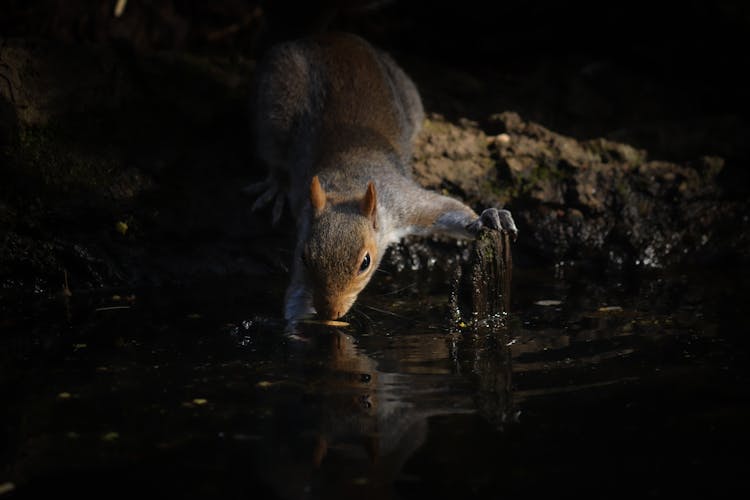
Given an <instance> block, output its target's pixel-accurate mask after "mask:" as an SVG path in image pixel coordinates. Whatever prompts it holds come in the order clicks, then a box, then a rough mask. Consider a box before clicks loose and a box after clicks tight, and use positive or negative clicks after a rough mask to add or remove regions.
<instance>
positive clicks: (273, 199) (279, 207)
mask: <svg viewBox="0 0 750 500" xmlns="http://www.w3.org/2000/svg"><path fill="white" fill-rule="evenodd" d="M242 193H243V194H244V195H246V196H249V197H253V198H255V202H254V203H253V206H252V208H251V210H252V211H253V212H255V211H258V210H260V209H262V208H264V207H266V206H268V205H270V204H272V203H273V206H272V209H271V222H272V224H273V225H274V226H276V225H277V224H278V223H279V221H280V220H281V216H282V215H283V213H284V204H285V202H286V189H284V184H283V182H281V181H280V179H279V178H278V175H277V174H276V170H271V172H270V173H269V175H268V177H267V178H266V179H265V180H262V181H260V182H255V183H253V184H250V185H248V186H245V187H244V188H242Z"/></svg>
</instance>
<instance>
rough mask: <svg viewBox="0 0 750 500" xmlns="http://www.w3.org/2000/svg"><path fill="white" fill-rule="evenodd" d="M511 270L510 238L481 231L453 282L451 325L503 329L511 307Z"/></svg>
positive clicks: (506, 234)
mask: <svg viewBox="0 0 750 500" xmlns="http://www.w3.org/2000/svg"><path fill="white" fill-rule="evenodd" d="M512 270H513V262H512V257H511V251H510V235H509V234H508V233H507V232H499V231H494V230H490V229H482V230H481V231H480V233H479V235H478V236H477V238H476V240H475V241H474V243H473V248H472V249H471V255H470V258H469V260H468V261H467V262H465V263H464V264H462V265H461V266H460V267H459V269H458V276H457V279H456V280H455V281H454V289H453V292H452V293H451V310H452V311H453V319H454V321H456V323H457V324H459V325H461V324H462V323H463V324H464V325H467V324H469V325H473V326H475V327H478V326H485V325H486V326H501V325H504V319H505V316H506V315H507V313H508V310H509V307H510V284H511V274H512Z"/></svg>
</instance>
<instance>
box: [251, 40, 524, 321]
mask: <svg viewBox="0 0 750 500" xmlns="http://www.w3.org/2000/svg"><path fill="white" fill-rule="evenodd" d="M256 85H257V87H256V93H255V95H256V102H255V107H254V110H255V116H254V120H255V123H254V126H255V130H256V141H257V148H258V154H259V157H260V159H261V160H262V161H263V162H264V163H266V164H267V165H268V167H269V169H270V173H269V177H268V179H267V180H265V181H264V182H261V183H259V184H256V185H254V186H251V187H250V191H251V192H258V193H261V194H260V196H259V197H258V199H257V200H256V202H255V204H254V207H253V208H254V209H257V208H259V207H262V206H264V205H267V204H269V203H271V202H272V201H273V210H272V213H273V220H274V223H275V222H277V221H278V220H279V219H280V217H281V214H282V212H283V209H284V203H285V202H288V204H289V207H290V208H291V212H292V214H293V216H294V218H295V220H296V230H297V245H296V248H295V251H294V257H293V262H292V277H291V284H290V285H289V287H288V289H287V291H286V297H285V305H284V317H285V318H286V319H287V320H290V321H292V322H294V321H296V320H298V319H300V318H303V317H305V316H307V315H310V314H312V313H314V312H317V313H318V315H319V316H320V317H322V318H323V319H337V318H340V317H341V316H343V315H344V314H345V313H346V312H347V311H348V310H349V308H350V307H351V306H352V304H353V303H354V301H355V299H356V298H357V295H358V294H359V292H360V291H362V289H363V288H364V287H365V285H367V283H368V282H369V281H370V278H372V275H373V273H374V271H375V269H376V268H377V267H378V264H379V263H380V260H381V258H382V257H383V253H384V252H385V250H386V248H387V247H388V245H390V244H391V243H394V242H397V241H398V240H399V239H401V238H402V237H403V236H406V235H409V234H421V235H427V234H434V233H442V234H449V235H453V236H455V237H459V238H470V237H472V236H473V235H474V234H476V233H477V232H478V231H479V229H480V228H482V227H484V226H487V227H489V228H493V229H497V230H501V231H509V232H510V233H511V235H512V236H513V238H514V239H515V237H516V235H517V229H516V225H515V223H514V221H513V218H512V217H511V214H510V212H508V211H507V210H500V209H496V208H488V209H486V210H484V211H483V212H482V214H481V215H480V216H477V214H476V213H475V212H474V211H473V210H472V209H471V208H469V207H467V206H466V205H464V204H463V203H461V202H460V201H458V200H455V199H453V198H449V197H447V196H443V195H440V194H438V193H435V192H432V191H428V190H425V189H424V188H422V187H420V186H419V185H417V184H416V182H414V181H413V180H412V178H411V159H412V141H413V139H414V137H415V136H416V135H417V133H418V132H419V129H420V126H421V124H422V122H423V119H424V110H423V108H422V102H421V99H420V97H419V93H418V92H417V89H416V87H415V85H414V83H413V82H412V81H411V80H410V79H409V77H408V76H407V75H406V74H405V73H404V71H403V70H402V69H401V68H400V67H399V66H397V65H396V63H395V62H394V61H393V60H392V59H391V57H390V56H389V55H388V54H386V53H384V52H382V51H380V50H378V49H375V48H374V47H372V46H371V45H370V44H368V43H367V42H366V41H364V40H363V39H361V38H359V37H357V36H354V35H349V34H325V35H319V36H315V37H312V38H307V39H302V40H297V41H292V42H285V43H282V44H280V45H277V46H275V47H273V48H272V49H271V50H270V51H269V53H268V55H267V56H266V57H265V59H264V60H263V61H262V62H261V64H260V65H259V68H258V79H257V82H256Z"/></svg>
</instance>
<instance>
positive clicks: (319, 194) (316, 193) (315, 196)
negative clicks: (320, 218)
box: [310, 175, 326, 215]
mask: <svg viewBox="0 0 750 500" xmlns="http://www.w3.org/2000/svg"><path fill="white" fill-rule="evenodd" d="M310 202H311V203H312V207H313V212H314V213H315V215H320V213H321V212H322V211H323V209H324V208H325V206H326V192H325V191H323V187H322V186H321V185H320V181H319V180H318V176H317V175H316V176H315V177H313V178H312V182H311V183H310Z"/></svg>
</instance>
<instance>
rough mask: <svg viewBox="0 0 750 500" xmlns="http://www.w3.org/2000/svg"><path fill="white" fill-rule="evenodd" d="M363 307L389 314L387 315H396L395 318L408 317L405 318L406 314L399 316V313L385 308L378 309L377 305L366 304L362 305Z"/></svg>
mask: <svg viewBox="0 0 750 500" xmlns="http://www.w3.org/2000/svg"><path fill="white" fill-rule="evenodd" d="M363 307H366V308H368V309H372V310H373V311H377V312H379V313H383V314H389V315H391V316H395V317H397V318H401V319H409V318H407V317H406V316H401V315H400V314H396V313H395V312H391V311H386V310H385V309H378V308H377V307H372V306H368V305H363Z"/></svg>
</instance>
